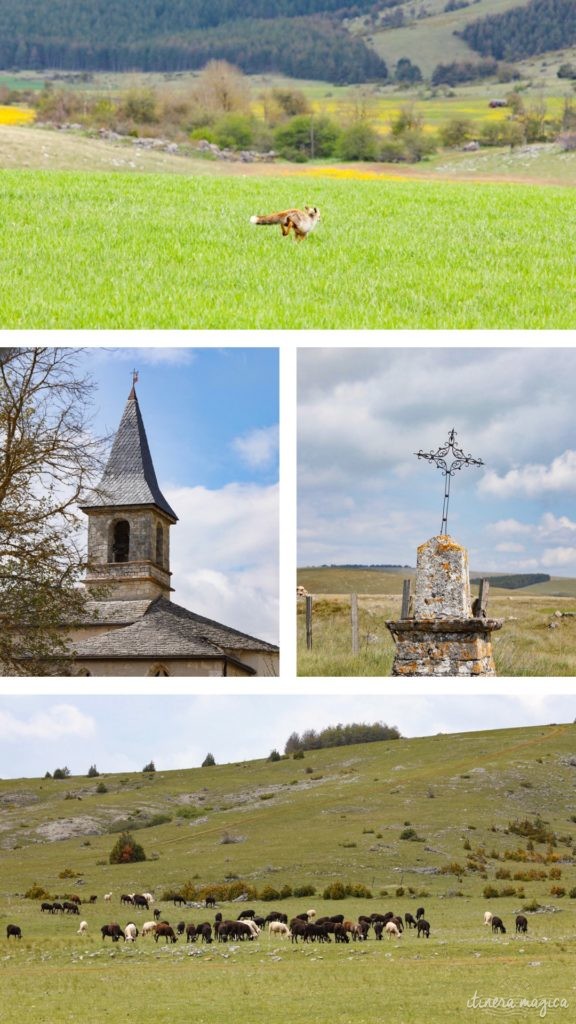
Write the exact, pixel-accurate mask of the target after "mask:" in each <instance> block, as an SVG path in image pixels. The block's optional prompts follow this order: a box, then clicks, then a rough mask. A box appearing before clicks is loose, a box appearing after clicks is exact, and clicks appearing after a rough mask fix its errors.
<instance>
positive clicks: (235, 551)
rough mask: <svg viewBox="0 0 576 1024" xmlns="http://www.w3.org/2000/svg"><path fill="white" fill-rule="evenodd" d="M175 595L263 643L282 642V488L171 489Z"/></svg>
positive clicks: (248, 486) (247, 486)
mask: <svg viewBox="0 0 576 1024" xmlns="http://www.w3.org/2000/svg"><path fill="white" fill-rule="evenodd" d="M164 493H165V494H166V497H167V499H168V501H169V502H170V504H172V505H174V507H175V508H177V509H178V514H179V516H180V521H179V523H178V524H177V525H176V526H175V527H174V529H173V532H172V556H171V562H172V571H173V586H174V587H175V591H176V592H175V595H174V600H175V601H177V602H178V604H182V605H184V606H185V607H186V608H189V609H190V610H191V611H195V612H198V613H199V614H200V615H206V616H207V617H208V618H214V619H217V620H218V621H219V622H223V623H225V624H226V625H229V626H234V627H235V628H236V629H240V630H242V631H244V632H247V633H252V634H255V635H256V636H259V637H260V638H261V639H263V640H271V641H272V642H276V641H277V639H278V487H277V485H271V486H268V487H259V486H257V485H256V484H238V483H232V484H227V485H226V486H225V487H222V488H221V489H220V490H208V488H205V487H183V488H178V489H174V488H172V489H171V488H166V489H165V490H164Z"/></svg>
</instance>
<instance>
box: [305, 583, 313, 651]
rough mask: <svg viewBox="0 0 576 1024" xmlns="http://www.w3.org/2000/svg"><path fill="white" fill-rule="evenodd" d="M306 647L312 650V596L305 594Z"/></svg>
mask: <svg viewBox="0 0 576 1024" xmlns="http://www.w3.org/2000/svg"><path fill="white" fill-rule="evenodd" d="M306 647H307V649H308V650H309V651H311V650H312V594H306Z"/></svg>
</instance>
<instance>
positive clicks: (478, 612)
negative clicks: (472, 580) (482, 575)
mask: <svg viewBox="0 0 576 1024" xmlns="http://www.w3.org/2000/svg"><path fill="white" fill-rule="evenodd" d="M489 590H490V580H488V579H483V580H480V586H479V588H478V597H477V598H476V600H475V601H474V605H473V614H474V618H476V619H485V618H486V606H487V604H488V591H489Z"/></svg>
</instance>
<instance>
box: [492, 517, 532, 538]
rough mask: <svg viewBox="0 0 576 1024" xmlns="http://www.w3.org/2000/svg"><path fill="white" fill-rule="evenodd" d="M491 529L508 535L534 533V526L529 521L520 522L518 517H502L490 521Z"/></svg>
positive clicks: (499, 533) (496, 532)
mask: <svg viewBox="0 0 576 1024" xmlns="http://www.w3.org/2000/svg"><path fill="white" fill-rule="evenodd" d="M489 529H490V530H491V531H492V532H493V533H495V534H497V535H503V536H507V535H508V534H519V533H532V532H533V531H534V527H533V526H531V525H530V524H529V523H519V522H518V520H517V519H500V520H498V522H496V523H490V524H489Z"/></svg>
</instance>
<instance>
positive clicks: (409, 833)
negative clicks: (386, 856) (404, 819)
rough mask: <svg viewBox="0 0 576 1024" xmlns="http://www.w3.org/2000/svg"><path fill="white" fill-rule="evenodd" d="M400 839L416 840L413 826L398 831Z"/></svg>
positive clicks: (416, 836)
mask: <svg viewBox="0 0 576 1024" xmlns="http://www.w3.org/2000/svg"><path fill="white" fill-rule="evenodd" d="M400 839H408V840H410V839H411V840H416V839H418V833H417V831H416V829H415V828H404V829H402V832H401V833H400Z"/></svg>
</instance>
